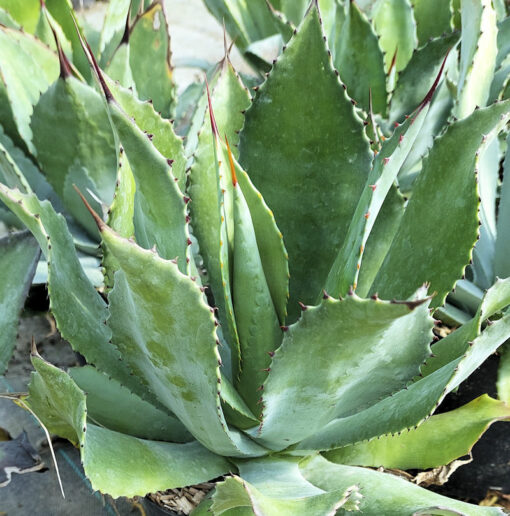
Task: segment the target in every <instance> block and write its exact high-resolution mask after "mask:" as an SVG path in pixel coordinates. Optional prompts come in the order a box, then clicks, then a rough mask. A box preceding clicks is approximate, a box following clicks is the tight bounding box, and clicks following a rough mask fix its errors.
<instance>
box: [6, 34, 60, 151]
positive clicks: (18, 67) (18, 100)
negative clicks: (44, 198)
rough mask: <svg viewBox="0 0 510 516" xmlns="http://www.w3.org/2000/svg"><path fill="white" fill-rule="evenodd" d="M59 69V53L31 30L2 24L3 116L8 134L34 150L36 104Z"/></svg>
mask: <svg viewBox="0 0 510 516" xmlns="http://www.w3.org/2000/svg"><path fill="white" fill-rule="evenodd" d="M35 56H37V60H36V58H35ZM58 69H59V68H58V59H57V56H56V55H55V54H54V53H53V52H52V51H51V50H50V49H49V48H47V47H46V46H45V45H43V44H42V43H40V42H39V41H37V40H36V39H35V38H33V37H32V36H30V35H29V34H26V33H22V32H18V31H15V30H12V29H8V28H6V27H0V119H1V120H2V125H3V126H4V129H5V130H6V132H7V133H8V134H9V136H10V137H11V138H12V139H14V140H15V142H16V143H17V144H18V145H22V146H23V145H24V146H26V148H27V149H28V150H30V151H31V152H34V150H35V149H34V146H33V144H32V130H31V128H30V118H31V116H32V112H33V109H34V105H35V104H37V101H38V100H39V96H40V95H41V93H42V92H44V91H45V90H46V89H47V88H48V86H49V85H50V84H51V83H52V82H53V81H54V80H55V79H56V78H57V76H58Z"/></svg>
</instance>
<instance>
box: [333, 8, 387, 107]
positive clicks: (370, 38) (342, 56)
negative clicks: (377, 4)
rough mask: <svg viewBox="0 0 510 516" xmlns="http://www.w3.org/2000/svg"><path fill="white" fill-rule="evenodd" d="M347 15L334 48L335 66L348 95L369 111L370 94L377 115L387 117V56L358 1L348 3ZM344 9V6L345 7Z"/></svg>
mask: <svg viewBox="0 0 510 516" xmlns="http://www.w3.org/2000/svg"><path fill="white" fill-rule="evenodd" d="M346 5H347V14H346V15H345V20H344V21H343V24H342V28H341V30H340V29H338V32H337V38H336V41H335V44H334V45H332V48H333V52H334V56H335V57H334V63H335V67H336V69H337V70H338V71H339V72H340V77H341V78H342V81H343V82H344V84H345V85H346V86H347V91H348V92H349V95H350V96H351V97H352V98H353V99H355V100H356V101H357V102H359V103H360V105H361V106H362V107H363V109H364V110H365V111H366V112H368V111H369V108H370V94H371V95H372V109H373V111H374V113H380V114H381V115H382V116H385V114H386V105H387V102H386V97H387V93H386V75H385V73H384V56H383V53H382V51H381V49H380V47H379V42H378V40H377V36H376V34H375V32H374V30H373V28H372V25H371V24H370V22H369V21H368V19H367V18H366V16H365V15H364V14H363V13H362V12H361V11H360V9H359V7H358V6H357V4H356V3H355V2H347V4H346ZM342 8H343V7H342Z"/></svg>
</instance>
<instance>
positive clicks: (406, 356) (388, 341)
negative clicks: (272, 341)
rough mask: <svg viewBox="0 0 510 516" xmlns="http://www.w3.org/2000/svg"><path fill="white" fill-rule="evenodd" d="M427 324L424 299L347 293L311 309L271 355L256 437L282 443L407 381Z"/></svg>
mask: <svg viewBox="0 0 510 516" xmlns="http://www.w3.org/2000/svg"><path fill="white" fill-rule="evenodd" d="M420 294H423V292H422V291H419V292H418V294H417V295H420ZM432 325H433V323H432V319H431V318H430V316H429V314H428V300H427V299H419V300H417V301H412V302H407V303H406V302H403V303H397V304H395V303H390V302H386V301H379V300H370V299H369V300H363V299H360V298H358V297H357V296H355V295H349V296H348V297H347V298H346V299H345V300H339V301H337V300H334V299H332V298H328V299H324V300H323V301H322V303H321V304H320V305H319V306H318V307H308V309H307V310H306V311H305V312H304V313H303V315H302V317H301V319H300V320H299V321H298V322H297V323H296V324H294V325H293V326H291V327H289V329H288V331H287V332H286V333H285V337H284V339H283V343H282V345H281V346H280V348H279V349H278V350H277V351H276V353H275V355H274V358H273V361H272V363H271V372H270V373H269V376H268V378H267V380H266V382H265V383H264V386H263V398H262V403H263V406H264V414H263V415H264V418H263V424H261V426H260V428H259V429H258V432H257V433H256V434H255V433H254V435H256V437H257V438H259V439H260V440H261V442H263V443H265V444H266V445H267V446H269V447H271V448H273V449H282V448H285V447H287V446H289V445H290V444H293V443H297V442H298V441H300V440H302V439H305V438H306V437H308V436H313V435H314V433H315V432H317V431H318V430H320V429H321V428H323V427H324V425H326V424H327V423H328V422H329V421H331V420H332V419H334V418H335V417H346V416H349V415H350V414H353V413H356V412H359V411H362V410H363V409H366V408H367V407H369V406H371V405H373V404H375V403H377V401H378V400H379V399H381V397H382V396H389V395H390V394H392V393H394V392H396V391H398V390H399V389H401V388H403V387H405V386H406V385H407V384H408V383H410V381H411V379H412V378H413V377H414V376H416V375H417V374H418V373H419V370H420V366H421V364H422V363H423V362H424V361H425V358H426V357H427V356H428V355H429V354H430V347H429V342H430V341H431V339H432ZM360 356H363V360H361V361H360V358H359V357H360ZM382 356H384V357H385V359H384V362H381V357H382ZM390 357H391V358H390ZM367 377H370V378H371V381H370V382H367V381H366V378H367ZM312 439H313V437H312Z"/></svg>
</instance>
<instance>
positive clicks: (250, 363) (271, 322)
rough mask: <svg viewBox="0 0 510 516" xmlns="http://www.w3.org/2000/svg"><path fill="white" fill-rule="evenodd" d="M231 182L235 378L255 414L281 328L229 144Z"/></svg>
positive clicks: (280, 335)
mask: <svg viewBox="0 0 510 516" xmlns="http://www.w3.org/2000/svg"><path fill="white" fill-rule="evenodd" d="M224 159H228V160H229V161H230V166H231V173H232V183H233V186H234V210H233V218H234V252H233V256H232V258H233V264H232V268H233V272H232V297H233V300H234V313H235V317H236V324H237V330H238V332H239V343H240V350H241V368H240V372H239V376H238V378H237V382H236V383H237V385H238V389H239V392H240V394H241V395H242V396H243V398H244V399H245V400H246V402H247V404H248V406H249V407H250V408H251V410H252V411H253V412H254V413H255V414H258V413H260V411H261V407H260V406H259V405H257V400H258V398H259V397H260V396H259V394H258V388H259V387H260V386H261V385H262V384H263V383H264V380H265V379H266V377H267V371H265V369H267V368H269V365H270V363H271V357H270V356H269V354H270V353H272V352H274V350H275V349H276V348H278V346H279V345H280V342H281V339H282V331H281V329H280V322H279V320H278V316H277V314H276V310H275V307H274V304H273V300H272V299H271V293H270V291H269V287H268V282H267V278H266V276H265V274H264V268H263V265H262V260H261V257H260V253H259V249H258V243H257V237H256V233H255V229H254V223H253V220H252V217H251V214H250V210H249V208H248V204H247V202H246V199H245V197H244V194H243V191H242V189H241V186H240V185H239V183H238V182H237V173H238V172H240V173H242V172H243V171H242V170H241V169H240V167H239V166H237V167H236V165H235V164H234V158H233V156H232V154H231V151H230V147H228V156H226V155H224Z"/></svg>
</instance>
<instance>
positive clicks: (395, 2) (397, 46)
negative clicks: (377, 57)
mask: <svg viewBox="0 0 510 516" xmlns="http://www.w3.org/2000/svg"><path fill="white" fill-rule="evenodd" d="M372 17H373V23H374V28H375V31H376V33H377V34H378V35H379V38H380V39H379V44H380V45H381V48H382V49H383V51H384V64H385V67H386V71H387V72H388V71H389V69H390V67H391V63H392V61H393V58H394V57H396V61H395V68H396V71H397V72H400V71H401V70H403V69H404V68H405V67H406V65H407V63H408V62H409V60H410V59H411V56H412V55H413V50H414V49H415V48H416V47H417V46H418V39H417V36H416V21H415V20H414V16H413V9H412V7H411V3H410V1H409V0H378V1H377V3H376V4H375V5H374V8H373V11H372Z"/></svg>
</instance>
